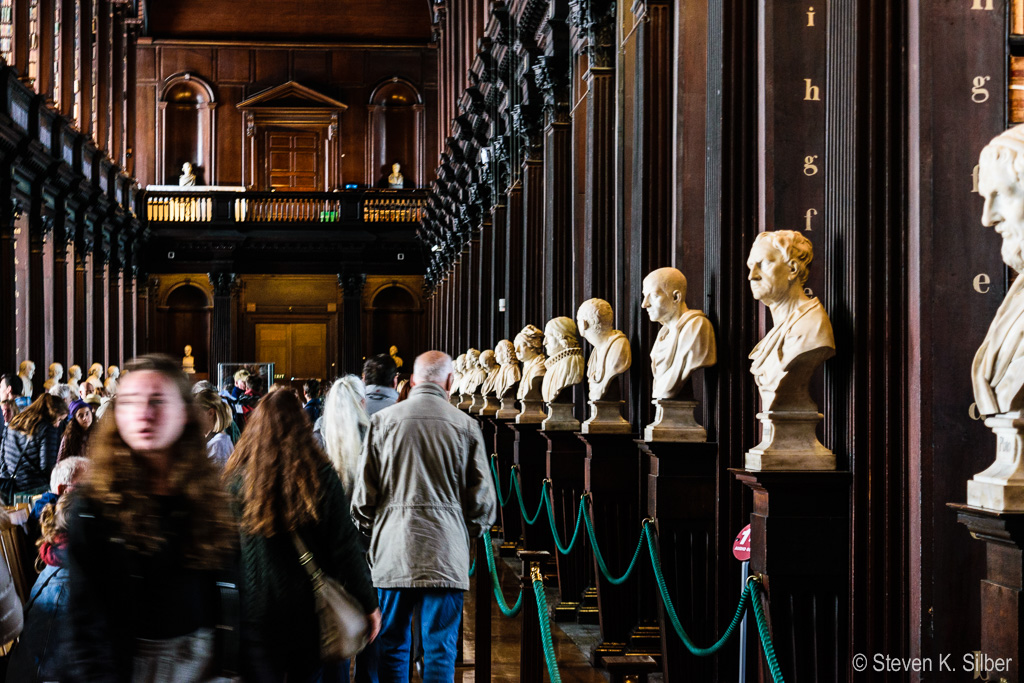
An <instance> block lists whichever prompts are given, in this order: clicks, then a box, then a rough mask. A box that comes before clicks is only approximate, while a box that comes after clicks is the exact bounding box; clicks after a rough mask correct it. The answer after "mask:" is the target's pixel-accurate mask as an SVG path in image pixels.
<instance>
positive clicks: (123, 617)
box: [67, 355, 238, 682]
mask: <svg viewBox="0 0 1024 683" xmlns="http://www.w3.org/2000/svg"><path fill="white" fill-rule="evenodd" d="M111 401H112V403H111V405H112V408H111V410H110V413H111V414H110V415H108V416H107V417H105V418H104V419H102V420H100V421H99V424H98V425H97V427H96V433H95V434H94V435H93V436H92V437H91V438H90V442H89V460H90V466H89V469H88V473H87V475H86V480H85V482H84V484H83V485H82V486H80V487H78V489H77V490H76V491H75V494H74V495H75V497H76V498H78V502H77V504H76V505H75V506H74V507H73V508H72V516H71V521H70V524H69V529H68V546H67V556H68V568H69V577H68V581H69V595H68V606H69V609H68V615H69V616H68V622H69V625H70V628H69V630H68V638H67V645H68V657H69V662H68V668H67V672H68V673H69V674H71V675H72V676H73V678H74V679H75V680H90V681H92V680H109V681H115V680H116V681H128V680H131V681H175V682H176V681H201V680H207V679H209V678H211V677H212V676H214V675H216V674H218V673H219V672H221V671H223V670H224V669H225V668H231V664H232V663H230V662H218V661H216V658H215V656H214V634H215V631H216V630H217V628H218V627H219V625H226V626H229V627H233V629H234V630H233V631H226V632H229V633H232V632H234V633H237V632H238V625H236V624H231V623H230V621H226V620H225V618H224V616H223V615H221V614H219V606H220V600H219V597H220V592H221V588H222V587H223V584H221V583H219V582H224V581H225V578H226V577H225V574H228V576H230V574H229V572H230V569H231V568H232V567H231V565H232V562H233V561H234V559H235V548H236V547H237V541H238V532H237V527H236V525H235V523H234V520H233V518H232V516H231V509H230V505H229V498H228V495H227V493H226V492H225V491H224V489H223V487H222V485H221V480H220V471H219V470H218V469H217V467H216V466H215V465H214V464H213V463H212V462H211V461H210V459H209V458H208V457H207V455H206V439H205V438H204V435H203V432H202V428H201V427H200V423H199V414H198V413H199V411H198V410H197V409H196V407H195V405H194V403H193V400H192V391H191V386H190V383H189V380H188V378H187V377H186V376H185V374H184V373H183V372H182V371H181V367H180V363H179V362H178V361H176V360H174V359H173V358H170V357H169V356H163V355H151V356H143V357H141V358H136V359H135V360H133V361H131V362H130V363H129V364H128V366H127V368H126V373H125V375H124V376H123V377H122V378H121V381H120V386H119V387H118V391H117V396H116V397H114V398H113V399H111ZM228 637H230V636H228Z"/></svg>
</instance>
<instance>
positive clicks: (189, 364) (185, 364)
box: [181, 345, 196, 375]
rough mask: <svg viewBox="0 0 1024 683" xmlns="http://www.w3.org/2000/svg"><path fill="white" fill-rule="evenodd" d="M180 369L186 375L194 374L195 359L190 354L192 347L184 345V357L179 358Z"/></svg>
mask: <svg viewBox="0 0 1024 683" xmlns="http://www.w3.org/2000/svg"><path fill="white" fill-rule="evenodd" d="M181 369H182V371H184V373H185V374H186V375H194V374H196V359H195V357H193V355H192V347H191V346H190V345H189V346H186V347H185V357H184V358H182V359H181Z"/></svg>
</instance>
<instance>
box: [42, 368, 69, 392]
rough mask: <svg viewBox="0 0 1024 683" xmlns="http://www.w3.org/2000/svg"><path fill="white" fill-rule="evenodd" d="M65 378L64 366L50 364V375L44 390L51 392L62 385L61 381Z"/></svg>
mask: <svg viewBox="0 0 1024 683" xmlns="http://www.w3.org/2000/svg"><path fill="white" fill-rule="evenodd" d="M63 377H64V366H63V365H61V364H60V363H50V368H49V374H48V375H47V377H46V381H45V382H43V389H44V390H46V391H49V390H50V389H52V388H54V387H55V386H57V385H58V384H60V380H61V378H63Z"/></svg>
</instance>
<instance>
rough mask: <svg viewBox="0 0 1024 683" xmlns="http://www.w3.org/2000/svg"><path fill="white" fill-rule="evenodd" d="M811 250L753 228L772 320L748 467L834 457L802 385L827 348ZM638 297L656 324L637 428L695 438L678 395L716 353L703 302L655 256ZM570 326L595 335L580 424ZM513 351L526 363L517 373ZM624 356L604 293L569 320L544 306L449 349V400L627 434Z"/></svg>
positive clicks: (801, 465)
mask: <svg viewBox="0 0 1024 683" xmlns="http://www.w3.org/2000/svg"><path fill="white" fill-rule="evenodd" d="M813 257H814V251H813V246H812V245H811V242H810V240H808V239H807V238H806V237H804V236H803V235H802V234H800V233H798V232H795V231H792V230H778V231H774V232H763V233H759V234H758V235H757V236H756V237H755V238H754V244H753V245H752V246H751V249H750V254H749V257H748V258H747V268H748V269H749V274H748V276H747V279H748V281H749V283H750V290H751V293H752V294H753V296H754V298H755V299H757V300H758V301H760V302H761V303H763V304H765V305H766V306H767V307H768V309H769V312H770V314H771V318H772V322H773V326H772V328H771V330H770V331H769V332H768V333H767V334H766V335H765V336H764V338H763V339H761V340H760V341H759V342H758V344H757V345H756V346H755V347H754V348H753V349H752V350H751V352H750V354H749V358H750V360H751V366H750V372H751V374H752V375H753V376H754V382H755V383H756V385H757V388H758V393H759V395H760V399H761V412H759V413H758V415H757V417H758V419H759V421H760V422H761V441H760V443H758V445H757V446H755V447H754V448H752V449H750V450H749V451H747V453H746V456H745V459H744V466H745V467H746V468H747V469H752V470H764V469H775V470H831V469H835V463H836V459H835V455H834V454H833V453H832V452H831V451H830V450H829V449H827V448H826V447H825V446H824V445H822V443H821V442H820V441H819V440H818V437H817V433H816V432H817V425H818V423H819V422H820V421H821V419H822V414H821V413H819V412H818V406H817V404H816V403H815V402H814V400H813V399H812V398H811V393H810V381H811V376H812V375H813V373H814V371H815V370H816V369H817V368H818V367H820V366H821V364H822V363H824V362H825V360H827V359H828V358H830V357H832V356H833V355H835V340H834V337H833V332H832V324H831V322H830V320H829V318H828V315H827V314H826V313H825V310H824V308H823V307H822V305H821V302H820V301H818V299H817V298H814V297H813V296H811V295H810V294H809V293H808V291H807V290H806V289H805V286H806V283H807V279H808V276H809V269H810V265H811V261H812V260H813ZM642 308H643V309H644V310H646V311H647V313H648V316H649V317H650V319H651V320H652V321H654V322H657V323H659V324H660V325H661V329H660V331H659V332H658V336H657V338H656V339H655V341H654V344H653V345H652V348H651V351H650V359H651V373H652V376H653V377H652V379H653V382H652V396H651V398H652V399H653V403H654V405H655V407H656V412H655V419H654V422H652V423H651V424H649V425H647V426H646V429H645V430H644V433H643V435H644V440H645V441H648V442H652V441H654V442H656V441H668V442H693V441H705V440H706V438H707V434H706V432H705V430H704V428H703V427H701V426H700V425H699V424H698V423H697V422H696V420H695V419H694V409H695V408H696V406H697V403H696V401H692V400H687V398H686V397H687V396H689V395H691V394H690V393H689V392H688V387H687V384H688V382H689V381H690V377H691V374H692V373H693V372H694V371H695V370H697V369H698V368H704V367H708V366H711V365H714V364H715V363H716V362H717V349H716V343H715V333H714V329H713V328H712V326H711V323H710V321H709V320H708V319H707V317H706V316H705V315H704V314H703V313H702V312H701V311H698V310H693V309H690V308H687V306H686V277H685V276H684V275H683V273H681V272H680V271H679V270H677V269H675V268H659V269H658V270H655V271H654V272H652V273H650V274H649V275H648V276H647V277H646V278H644V282H643V302H642ZM749 324H753V321H751V322H750V323H749ZM580 335H582V336H583V338H584V339H585V340H586V341H587V342H589V343H590V345H591V346H592V347H593V349H592V351H591V353H590V357H589V358H588V359H587V363H586V369H585V376H586V379H587V389H588V394H587V395H588V399H589V404H590V407H591V412H590V417H589V419H587V421H586V422H584V423H583V424H582V425H580V423H579V422H578V421H577V420H576V419H575V417H574V415H573V402H572V396H571V392H570V391H567V390H568V389H569V388H570V387H572V386H573V385H575V384H578V383H580V382H581V381H582V380H583V377H584V362H583V351H582V349H581V347H580V344H579V341H578V337H579V336H580ZM542 347H543V350H542ZM545 354H546V356H545ZM517 361H518V362H521V363H523V364H524V369H523V371H522V372H521V373H520V371H519V370H518V368H517ZM631 364H632V356H631V350H630V342H629V339H628V338H627V337H626V335H624V334H623V333H622V332H620V331H619V330H616V329H614V324H613V313H612V307H611V305H610V304H609V303H608V302H607V301H603V300H601V299H590V300H589V301H586V302H584V303H583V304H582V305H581V306H580V307H579V310H578V311H577V313H576V320H575V321H574V320H572V319H571V318H567V317H560V318H554V319H553V320H550V321H549V322H548V324H547V325H546V326H545V328H544V331H543V332H541V330H540V329H538V328H537V327H534V326H533V325H528V326H527V327H525V328H523V330H522V331H521V332H520V333H519V334H518V335H517V336H516V338H515V342H514V343H512V342H509V341H507V340H503V341H501V342H500V343H499V344H498V347H497V349H496V350H495V351H494V352H491V351H484V352H483V353H480V352H478V351H476V350H475V349H469V350H468V351H466V353H464V354H463V355H461V356H459V357H458V359H457V360H456V362H455V373H456V379H455V382H454V384H453V387H452V403H453V404H455V405H457V406H458V407H459V408H462V409H464V410H468V411H469V412H470V413H471V414H478V415H483V416H487V415H494V416H496V417H499V418H512V417H514V418H515V420H516V422H520V423H522V422H540V423H541V427H542V428H543V429H545V430H547V431H556V430H574V431H575V430H577V429H578V430H579V431H581V432H582V433H584V434H629V433H631V432H632V426H631V425H630V423H629V422H628V421H626V419H625V418H623V416H622V406H623V402H622V401H621V400H619V399H620V396H619V384H620V383H619V382H617V381H615V380H616V378H617V377H619V376H620V375H622V374H623V373H624V372H626V371H627V370H629V367H630V365H631ZM517 381H518V382H519V384H518V388H517V389H513V387H515V386H516V382H517ZM513 396H514V398H515V399H518V401H519V408H518V409H516V407H515V405H514V400H512V399H513ZM545 407H546V412H545V410H544V408H545Z"/></svg>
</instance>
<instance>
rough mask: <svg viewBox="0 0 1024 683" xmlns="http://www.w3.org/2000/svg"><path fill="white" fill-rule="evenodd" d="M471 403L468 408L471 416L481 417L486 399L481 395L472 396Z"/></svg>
mask: <svg viewBox="0 0 1024 683" xmlns="http://www.w3.org/2000/svg"><path fill="white" fill-rule="evenodd" d="M470 398H471V402H470V404H469V406H468V410H469V414H470V415H479V414H480V409H481V408H483V407H484V397H483V396H481V395H480V394H472V395H471V396H470Z"/></svg>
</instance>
